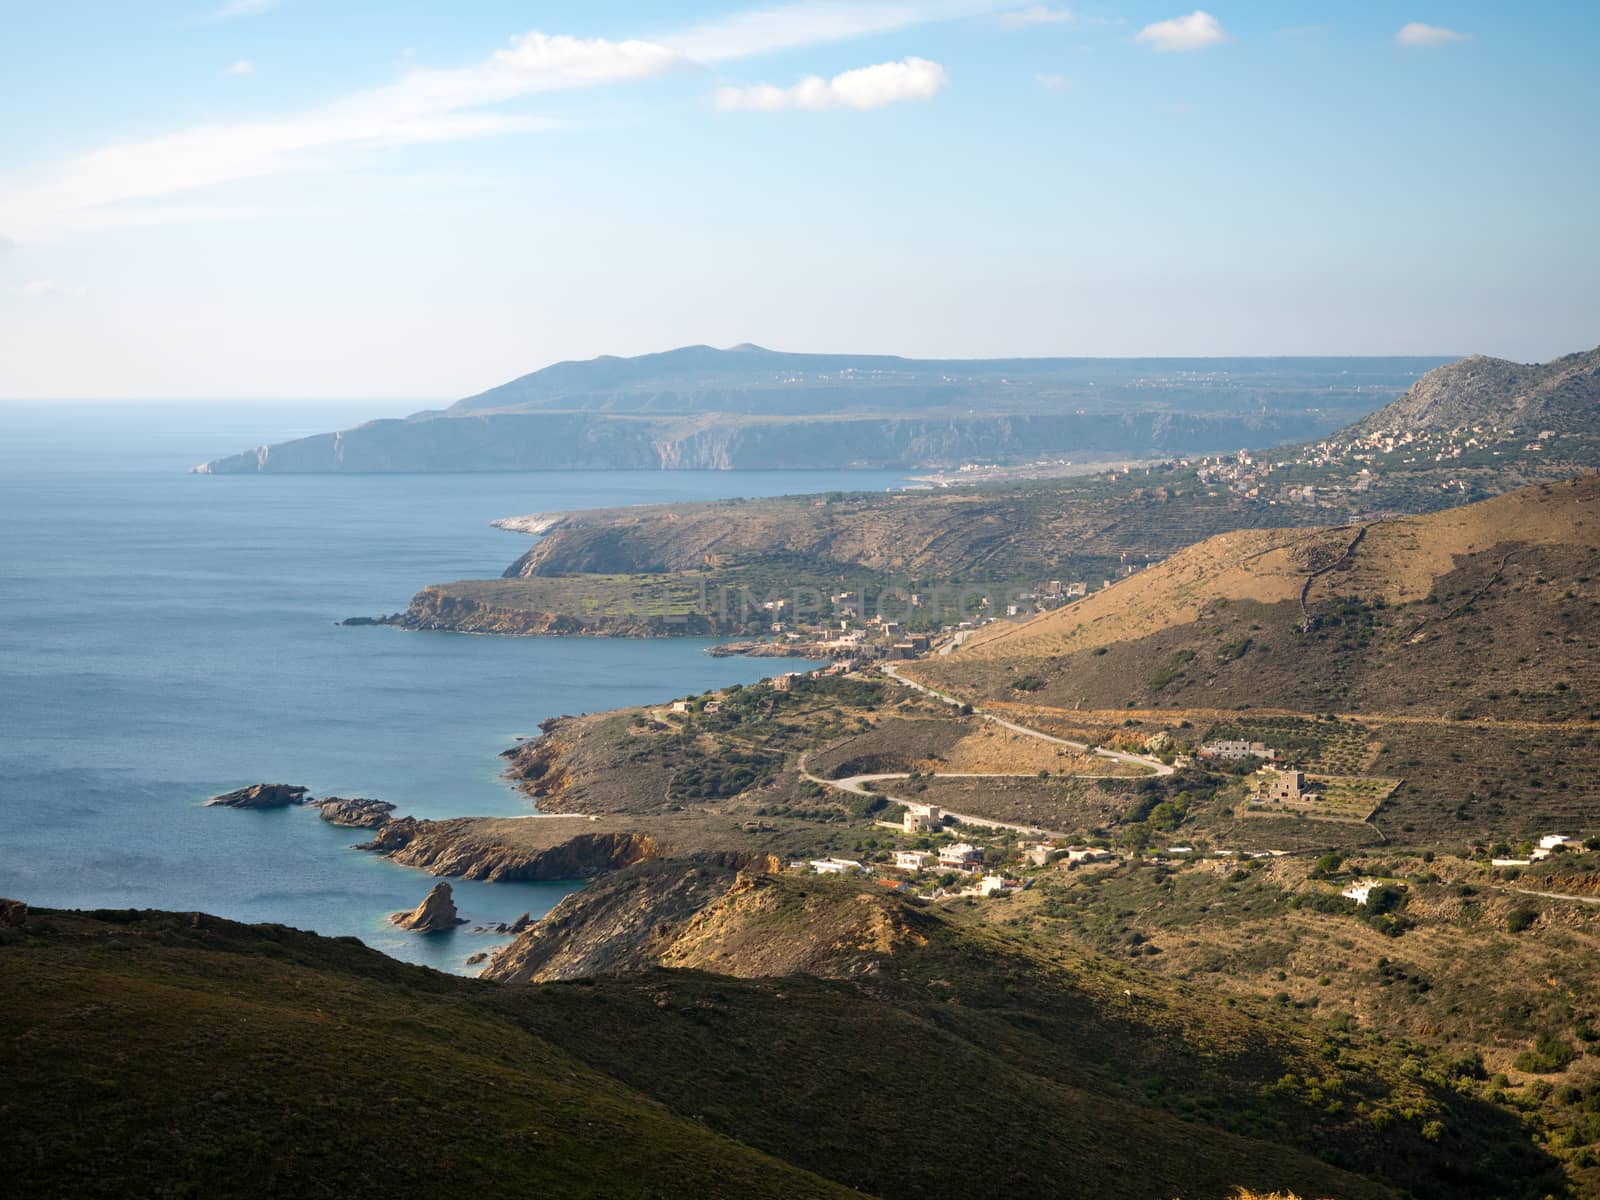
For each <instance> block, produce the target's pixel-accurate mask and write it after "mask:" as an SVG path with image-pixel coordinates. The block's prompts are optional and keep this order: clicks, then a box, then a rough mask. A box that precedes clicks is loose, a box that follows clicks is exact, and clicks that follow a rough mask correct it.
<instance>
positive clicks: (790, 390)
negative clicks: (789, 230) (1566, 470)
mask: <svg viewBox="0 0 1600 1200" xmlns="http://www.w3.org/2000/svg"><path fill="white" fill-rule="evenodd" d="M1439 361H1440V360H1439V359H1435V358H1315V357H1310V358H1283V357H1280V358H1195V359H1186V358H1151V359H1111V358H1006V359H911V358H901V357H896V356H892V355H830V354H797V353H789V352H784V351H776V350H769V349H766V348H764V347H759V346H753V345H750V344H748V343H745V344H742V345H741V346H740V347H736V348H733V349H727V350H719V349H716V348H714V347H710V346H685V347H679V348H677V349H675V350H667V351H662V352H660V353H655V354H645V355H637V356H633V357H618V356H609V355H608V356H602V357H599V358H594V359H587V360H581V361H580V360H572V361H564V362H558V363H553V364H551V365H550V366H547V367H544V368H541V369H540V370H538V371H534V372H531V373H529V374H527V375H523V376H519V377H518V378H516V379H513V380H511V381H509V382H507V383H504V384H501V385H499V386H497V387H493V388H489V389H487V390H486V391H483V392H480V393H478V394H476V395H474V396H468V397H465V398H463V399H461V400H458V401H456V402H455V403H454V404H452V405H450V406H449V407H448V408H446V409H442V410H424V411H421V412H417V413H413V414H411V415H410V416H408V417H403V418H390V419H383V420H378V421H370V422H367V423H365V424H363V425H358V426H355V427H353V428H351V429H346V430H340V431H337V432H333V433H325V434H317V435H313V436H311V437H306V438H299V439H295V440H292V441H289V442H283V443H278V444H276V445H271V446H258V447H254V448H252V449H250V450H247V451H244V452H242V453H239V454H234V455H230V456H227V457H224V458H219V459H214V460H212V461H210V462H208V463H205V464H203V465H201V466H200V467H198V468H196V470H197V471H198V472H199V473H202V474H235V473H255V472H289V473H325V472H335V471H345V472H408V471H496V470H498V471H526V470H560V469H584V468H594V469H628V470H661V469H713V470H727V469H816V468H856V467H860V468H873V467H878V468H884V467H887V468H940V467H953V466H958V465H960V464H961V463H964V462H970V461H995V462H1022V461H1038V460H1039V459H1041V458H1046V457H1050V456H1052V455H1073V456H1076V461H1080V462H1081V461H1083V460H1084V458H1085V457H1086V456H1100V457H1102V458H1138V457H1151V456H1157V457H1159V456H1162V455H1166V454H1172V453H1181V452H1188V451H1192V450H1202V451H1216V450H1222V449H1236V448H1237V447H1238V446H1239V445H1241V444H1249V445H1263V444H1274V443H1281V442H1288V441H1294V440H1297V439H1305V438H1311V437H1316V436H1319V435H1321V434H1324V433H1327V432H1329V431H1330V430H1332V429H1335V428H1337V427H1339V426H1340V425H1342V424H1344V423H1346V422H1348V421H1349V420H1352V419H1354V418H1355V417H1357V416H1359V415H1360V414H1361V413H1363V412H1364V411H1366V410H1367V409H1368V408H1370V406H1371V402H1372V400H1371V398H1372V397H1375V396H1378V395H1383V396H1389V395H1393V394H1394V393H1395V392H1397V391H1399V390H1400V389H1401V388H1403V387H1405V386H1407V385H1408V384H1409V383H1410V382H1412V381H1413V380H1414V379H1415V378H1416V376H1417V375H1418V374H1419V373H1420V372H1421V371H1424V370H1426V369H1428V368H1429V367H1432V366H1434V365H1437V363H1438V362H1439Z"/></svg>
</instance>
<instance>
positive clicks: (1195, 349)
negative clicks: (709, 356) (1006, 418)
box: [0, 0, 1600, 399]
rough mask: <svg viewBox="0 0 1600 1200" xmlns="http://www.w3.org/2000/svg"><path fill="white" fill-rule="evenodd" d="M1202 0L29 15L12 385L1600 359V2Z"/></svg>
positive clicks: (8, 11)
mask: <svg viewBox="0 0 1600 1200" xmlns="http://www.w3.org/2000/svg"><path fill="white" fill-rule="evenodd" d="M1207 4H1208V7H1206V8H1205V9H1203V10H1195V9H1193V8H1189V7H1186V6H1184V5H1177V4H1168V3H1126V4H1107V5H1103V6H1102V5H1067V4H1054V3H1052V4H1033V3H1021V4H1017V3H1002V4H995V3H988V2H985V0H869V2H866V3H832V2H820V0H810V2H808V0H801V2H798V3H792V4H787V5H782V4H779V5H770V4H769V5H763V4H761V3H759V2H757V3H750V4H747V5H746V6H743V7H740V6H738V5H736V4H729V3H704V2H695V3H687V2H685V3H677V2H670V0H658V2H656V3H650V4H645V3H605V2H601V0H590V2H589V3H581V4H580V3H510V2H506V0H484V2H479V3H474V4H470V5H443V4H438V3H425V2H422V0H415V2H413V3H376V2H372V0H346V2H342V3H335V2H332V0H321V2H319V0H276V2H273V0H231V2H228V0H195V2H193V3H169V2H158V0H146V2H144V3H139V4H126V3H117V4H110V3H105V4H87V3H72V2H71V0H51V2H49V3H45V2H43V0H0V20H3V21H4V26H3V27H4V28H5V29H6V31H7V36H6V38H5V39H4V41H0V108H3V111H4V112H5V113H7V114H8V119H7V120H5V121H3V122H0V396H5V397H56V396H60V397H76V396H95V397H121V396H130V397H169V396H170V397H191V396H192V397H217V398H227V397H235V396H245V397H263V396H284V397H288V396H394V397H408V398H419V399H420V398H427V399H438V398H451V397H455V396H459V395H464V394H467V393H470V392H473V391H476V390H479V389H481V388H483V387H486V386H489V385H492V384H494V383H497V382H500V381H502V380H504V379H507V378H510V377H512V376H514V375H517V374H520V373H522V372H524V371H527V370H531V369H534V368H536V367H539V366H542V365H544V364H546V363H548V362H551V361H554V360H557V359H562V358H581V357H588V356H590V355H594V354H601V353H614V354H634V353H640V352H645V351H650V350H658V349H665V348H667V347H670V346H675V345H682V344H687V343H694V342H706V343H710V344H713V345H729V344H733V343H736V342H741V341H754V342H759V343H761V344H764V345H769V346H773V347H776V348H782V349H796V350H826V351H870V352H887V353H903V354H917V355H923V354H938V355H962V356H967V355H970V356H978V355H995V354H1085V355H1132V354H1197V355H1203V354H1308V353H1350V354H1383V353H1438V354H1452V353H1469V352H1474V351H1481V352H1486V353H1492V354H1500V355H1505V356H1507V357H1513V358H1518V359H1528V360H1531V359H1542V358H1547V357H1550V356H1553V355H1555V354H1559V353H1563V352H1566V351H1570V350H1576V349H1580V348H1587V347H1590V346H1593V345H1594V344H1596V343H1600V288H1597V287H1596V286H1595V281H1596V280H1597V279H1600V238H1597V237H1596V236H1595V226H1596V224H1597V220H1596V216H1595V214H1596V213H1597V212H1600V155H1597V154H1596V147H1597V146H1600V128H1597V126H1600V73H1597V72H1595V71H1594V69H1593V63H1594V61H1595V59H1596V54H1597V51H1600V6H1596V5H1594V4H1593V3H1579V2H1573V3H1546V4H1539V5H1527V6H1522V5H1509V4H1503V3H1502V4H1488V3H1445V2H1442V0H1418V2H1417V3H1410V2H1406V3H1394V4H1391V3H1359V2H1347V3H1342V4H1329V3H1327V2H1326V0H1324V2H1323V3H1321V4H1312V3H1297V2H1294V0H1256V2H1253V3H1243V2H1240V3H1224V2H1222V0H1207ZM17 118H20V119H17Z"/></svg>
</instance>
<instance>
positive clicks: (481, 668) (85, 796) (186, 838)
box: [0, 403, 898, 970]
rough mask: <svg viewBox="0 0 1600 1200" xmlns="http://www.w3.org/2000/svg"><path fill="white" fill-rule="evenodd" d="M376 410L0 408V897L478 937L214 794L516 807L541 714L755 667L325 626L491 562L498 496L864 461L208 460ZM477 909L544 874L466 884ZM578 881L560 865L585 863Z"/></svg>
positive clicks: (542, 507) (558, 642) (444, 951)
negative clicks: (713, 465)
mask: <svg viewBox="0 0 1600 1200" xmlns="http://www.w3.org/2000/svg"><path fill="white" fill-rule="evenodd" d="M395 409H396V406H395V405H393V404H392V403H390V404H384V405H375V404H369V405H361V404H343V405H336V406H331V405H323V406H312V405H303V404H300V405H259V404H251V405H237V404H228V405H224V404H216V405H199V404H194V405H126V404H119V405H92V404H54V405H34V404H0V895H4V896H12V897H17V898H20V899H23V900H26V901H28V902H29V903H31V904H35V905H40V906H52V907H63V906H65V907H126V906H136V907H159V908H170V909H177V910H185V911H187V910H191V909H201V910H205V911H207V912H212V913H217V914H220V915H222V916H226V917H232V918H235V919H238V920H246V921H277V922H282V923H284V924H288V925H293V926H297V927H299V928H303V929H315V930H317V931H319V932H322V933H327V934H353V935H355V936H357V937H359V938H361V939H362V940H363V941H365V942H366V943H367V944H369V945H371V946H375V947H377V948H379V949H381V950H384V951H386V952H387V953H390V954H393V955H396V956H397V957H400V958H406V959H410V960H412V961H416V962H424V963H428V964H430V965H433V966H436V967H440V968H442V969H447V970H460V969H463V968H462V960H463V959H464V958H465V957H466V956H467V955H468V954H471V953H473V952H474V951H476V950H481V949H489V948H491V947H492V946H493V945H494V940H493V939H491V938H487V937H485V936H484V935H476V934H473V933H471V932H470V930H471V928H472V926H471V925H467V926H463V927H462V928H461V929H460V930H458V931H457V932H455V933H452V934H443V935H432V936H420V935H416V934H408V933H402V932H399V931H396V930H394V929H393V928H392V927H391V926H389V925H388V924H387V923H386V921H385V917H386V916H387V914H389V913H390V912H393V911H396V910H398V909H401V908H409V907H412V906H413V905H415V904H416V903H417V902H418V901H419V900H420V899H421V898H422V896H423V895H424V894H425V893H426V892H427V890H428V888H429V887H430V886H432V884H433V882H434V880H433V879H432V878H431V877H429V876H427V875H424V874H422V873H420V872H417V871H413V870H409V869H407V868H404V867H399V866H395V865H394V864H392V863H389V862H386V861H384V860H382V859H379V858H376V857H374V856H371V855H367V854H362V853H358V852H356V851H354V850H352V849H350V848H349V847H350V846H351V844H352V843H353V842H354V841H356V840H358V838H359V836H360V831H354V830H349V829H336V828H334V827H332V826H329V825H326V824H325V823H323V822H322V821H320V820H319V819H318V818H317V817H316V814H315V813H314V812H313V811H310V810H302V809H291V810H282V811H277V812H269V813H251V812H236V811H231V810H220V809H204V808H201V807H199V805H200V803H201V801H203V800H204V799H205V798H206V797H207V796H210V795H212V794H214V793H216V792H219V791H223V790H226V789H228V788H233V787H237V786H240V785H242V784H248V783H254V782H258V781H274V782H285V783H298V784H304V785H306V786H308V787H310V788H311V789H312V791H313V793H314V794H316V795H329V794H339V795H361V796H375V797H379V798H382V799H385V800H392V801H394V802H395V803H396V804H398V805H399V806H400V810H401V811H402V812H410V813H414V814H416V815H419V816H429V817H443V816H456V815H465V814H489V815H503V814H513V813H520V812H528V811H531V809H530V807H529V805H528V802H527V801H526V800H525V799H523V798H522V797H521V796H519V795H518V794H517V793H515V792H513V791H512V790H511V789H510V788H508V787H507V786H506V785H505V784H504V783H503V782H502V781H501V780H500V778H499V769H500V765H501V764H500V760H499V759H498V758H497V755H498V753H499V751H501V750H503V749H505V748H506V747H507V746H509V745H510V744H511V743H512V741H513V739H514V738H516V737H517V736H518V735H522V736H527V735H530V734H532V733H534V732H536V729H535V727H536V726H537V725H538V723H539V722H540V721H541V720H543V719H544V718H546V717H549V716H553V715H556V714H559V713H577V712H585V711H594V710H597V709H603V708H611V707H615V706H617V705H621V704H626V703H632V702H638V701H644V700H648V699H652V698H665V697H670V696H674V695H681V694H685V693H687V692H690V691H699V690H702V689H705V688H709V687H716V686H719V685H723V684H727V683H732V682H736V681H749V680H753V679H757V678H760V677H761V676H762V675H764V674H767V673H770V671H771V666H770V663H768V664H763V663H762V662H760V661H759V660H757V661H749V660H744V659H737V658H734V659H715V658H712V657H710V656H709V655H707V654H706V653H705V647H706V645H707V643H704V642H690V641H656V642H634V641H608V640H600V639H501V638H487V637H468V636H460V635H453V634H418V633H408V632H404V631H400V630H394V629H388V628H342V627H339V626H338V625H336V624H335V622H337V621H338V620H340V619H341V618H343V617H347V616H351V615H355V614H374V613H380V612H392V611H395V610H397V609H399V608H402V607H404V605H405V603H406V601H407V600H408V599H409V598H410V596H411V595H412V593H413V592H415V591H416V590H417V589H418V588H419V587H421V586H422V585H423V584H425V583H435V582H443V581H448V580H453V579H463V578H473V577H484V576H491V575H497V574H499V572H500V571H501V570H503V569H504V568H505V566H506V565H507V564H508V563H510V562H511V560H512V559H514V558H515V557H516V556H517V555H518V554H520V553H521V552H522V551H523V550H524V549H525V548H526V547H527V545H528V544H529V541H528V539H526V538H524V537H521V536H519V535H515V534H509V533H504V532H501V531H499V530H495V529H491V528H490V527H489V525H488V522H489V521H490V520H491V519H493V518H495V517H502V516H508V515H513V514H519V513H526V512H540V511H548V510H553V509H568V508H583V507H591V506H596V505H614V504H640V503H648V502H652V501H662V500H682V499H696V498H714V497H728V496H760V495H778V494H783V493H788V492H812V491H825V490H831V489H856V488H881V487H884V486H887V485H889V484H890V483H892V482H895V481H896V480H897V479H898V476H896V475H893V474H889V473H879V472H663V473H654V472H652V473H641V472H582V473H576V472H575V473H542V474H526V475H432V476H429V475H409V476H399V475H397V476H351V477H340V476H306V477H293V476H259V477H255V476H250V477H247V476H218V477H210V476H195V475H189V474H187V473H186V471H187V468H189V467H190V466H192V465H194V464H195V463H198V462H202V461H205V460H207V459H209V458H213V457H217V456H219V455H221V454H225V453H230V452H233V451H236V450H239V449H242V448H244V447H246V446H251V445H256V444H259V443H262V442H267V441H278V440H282V439H284V438H287V437H293V436H298V435H301V434H305V433H312V432H317V431H320V430H325V429H329V428H336V427H341V426H344V425H348V424H351V423H353V422H355V421H357V420H360V419H363V418H366V417H369V416H378V415H386V414H390V413H392V412H394V411H395ZM453 886H454V887H455V890H456V895H457V903H458V904H459V905H460V906H461V908H462V912H463V915H464V916H466V917H468V918H469V919H471V920H472V921H473V922H474V923H477V922H482V921H503V920H510V919H512V918H514V917H515V916H517V915H518V914H519V913H521V912H524V911H532V912H533V913H534V914H535V915H540V914H542V913H544V912H546V911H548V910H549V908H550V907H552V906H553V905H554V904H555V903H556V901H557V900H559V899H560V898H561V896H563V895H564V894H566V892H568V891H569V890H571V888H570V887H569V886H565V885H559V884H475V883H467V882H459V881H457V882H454V884H453ZM572 886H576V885H572Z"/></svg>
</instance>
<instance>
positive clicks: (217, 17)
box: [209, 0, 279, 21]
mask: <svg viewBox="0 0 1600 1200" xmlns="http://www.w3.org/2000/svg"><path fill="white" fill-rule="evenodd" d="M278 2H279V0H228V2H227V3H226V4H222V5H219V6H218V7H216V8H214V9H212V10H211V13H210V14H209V15H210V17H211V19H212V20H213V21H231V20H233V19H234V18H235V17H255V16H259V15H260V14H262V13H264V12H266V11H267V10H268V9H269V8H277V7H278Z"/></svg>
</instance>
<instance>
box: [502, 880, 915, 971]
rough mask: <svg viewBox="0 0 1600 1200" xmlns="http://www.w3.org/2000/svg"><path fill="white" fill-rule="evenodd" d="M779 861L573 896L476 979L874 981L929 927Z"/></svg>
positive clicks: (624, 883) (869, 895)
mask: <svg viewBox="0 0 1600 1200" xmlns="http://www.w3.org/2000/svg"><path fill="white" fill-rule="evenodd" d="M777 866H778V864H777V863H774V862H765V863H761V862H747V863H745V864H743V865H742V866H741V867H740V868H738V869H735V868H734V867H733V866H731V865H728V866H718V865H712V864H704V863H693V864H691V863H686V862H681V861H680V862H659V863H648V864H645V865H643V866H640V867H637V868H635V869H633V870H630V871H625V872H622V873H619V874H617V875H614V876H611V877H609V878H607V879H605V880H603V881H602V882H600V883H598V884H596V885H595V886H593V887H591V888H588V889H586V890H584V891H583V892H579V893H576V894H574V895H571V896H568V897H567V898H566V899H565V900H563V901H562V902H561V903H560V904H559V905H557V906H556V908H555V909H554V910H553V911H552V912H551V913H550V914H549V915H548V916H546V917H545V918H544V920H542V921H539V922H537V923H536V924H534V925H533V926H531V927H530V928H529V929H528V930H527V931H526V932H524V933H523V934H522V935H521V936H519V937H518V938H517V939H516V940H515V941H514V942H512V943H511V944H510V945H508V946H505V947H503V948H502V949H501V950H500V951H499V952H498V953H496V955H495V956H494V958H493V960H491V962H490V963H489V966H488V967H487V968H485V970H484V972H483V974H484V977H485V978H488V979H495V980H499V981H500V982H503V983H538V982H544V981H548V980H558V979H579V978H583V977H586V976H591V975H597V974H606V973H614V972H619V971H639V970H645V969H647V968H650V967H684V968H696V969H699V970H704V971H713V972H716V973H718V974H722V975H735V976H742V977H746V978H753V977H760V976H782V975H794V974H806V975H817V976H822V977H826V978H833V979H858V980H870V979H871V978H873V977H875V976H878V975H881V974H882V973H883V971H884V970H885V967H886V965H887V964H888V962H889V961H890V960H891V959H892V958H893V956H894V955H895V954H896V953H898V952H900V951H902V950H905V949H909V948H915V947H919V946H922V945H925V944H926V942H927V936H926V933H925V932H924V930H923V929H922V926H923V925H925V924H926V923H927V922H929V921H932V920H934V918H931V917H928V916H926V915H924V914H922V913H920V912H917V911H915V910H913V909H910V908H908V907H907V906H906V905H905V904H904V903H902V902H901V901H900V900H898V899H897V898H896V897H893V896H889V895H886V894H876V893H874V892H864V891H860V890H857V889H854V888H852V887H850V886H848V885H841V884H839V883H837V882H832V881H830V882H823V883H819V882H817V881H815V880H809V881H806V880H797V879H793V878H789V877H782V876H779V875H777V874H776V873H775V868H776V867H777Z"/></svg>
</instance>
